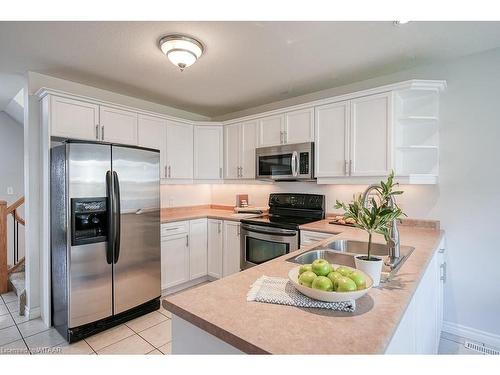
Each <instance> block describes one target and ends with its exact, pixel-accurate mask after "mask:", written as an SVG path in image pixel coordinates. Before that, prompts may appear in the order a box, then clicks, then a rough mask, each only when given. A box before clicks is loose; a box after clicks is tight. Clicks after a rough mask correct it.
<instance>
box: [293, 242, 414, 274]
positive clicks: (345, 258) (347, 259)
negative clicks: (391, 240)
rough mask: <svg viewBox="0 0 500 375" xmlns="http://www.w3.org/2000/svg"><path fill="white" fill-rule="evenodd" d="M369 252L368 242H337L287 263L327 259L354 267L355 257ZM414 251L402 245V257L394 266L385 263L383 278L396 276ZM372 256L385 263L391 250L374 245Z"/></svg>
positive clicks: (303, 262) (385, 246)
mask: <svg viewBox="0 0 500 375" xmlns="http://www.w3.org/2000/svg"><path fill="white" fill-rule="evenodd" d="M367 250H368V242H363V241H351V240H335V241H332V242H330V243H328V244H326V245H321V246H318V247H315V248H313V249H312V250H309V251H306V252H305V253H302V254H300V255H297V256H294V257H291V258H288V259H287V261H289V262H292V263H297V264H308V263H312V262H313V261H314V260H316V259H325V260H327V261H328V262H330V263H333V264H340V265H344V266H349V267H354V266H355V265H354V257H355V256H357V255H366V254H367ZM413 250H415V248H414V247H411V246H404V245H401V246H400V257H399V258H398V259H396V260H395V261H394V264H393V265H392V266H388V265H386V264H385V262H384V266H383V268H382V273H383V276H385V278H386V279H387V278H390V277H392V276H394V275H395V274H396V273H397V272H398V270H399V269H400V268H401V266H402V265H403V263H404V262H405V261H406V259H408V257H409V256H410V255H411V253H412V252H413ZM371 255H375V256H380V257H382V258H384V261H385V260H386V258H387V257H388V255H389V248H388V246H387V245H385V244H380V243H372V246H371Z"/></svg>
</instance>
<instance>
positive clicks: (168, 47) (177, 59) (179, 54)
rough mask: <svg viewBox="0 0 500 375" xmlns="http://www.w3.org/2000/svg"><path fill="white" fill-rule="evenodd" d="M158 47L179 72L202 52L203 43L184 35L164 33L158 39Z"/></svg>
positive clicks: (193, 61) (192, 62)
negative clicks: (164, 34)
mask: <svg viewBox="0 0 500 375" xmlns="http://www.w3.org/2000/svg"><path fill="white" fill-rule="evenodd" d="M159 46H160V49H161V50H162V52H163V53H164V54H165V55H166V56H167V57H168V59H169V60H170V62H171V63H172V64H174V65H175V66H177V67H178V68H179V69H180V70H181V72H182V71H183V70H184V69H185V68H187V67H188V66H191V65H193V64H194V63H195V62H196V61H197V60H198V59H199V58H200V57H201V55H202V54H203V51H204V48H203V44H201V42H199V41H198V40H196V39H194V38H191V37H189V36H185V35H179V34H175V35H166V36H164V37H162V38H161V39H160V42H159Z"/></svg>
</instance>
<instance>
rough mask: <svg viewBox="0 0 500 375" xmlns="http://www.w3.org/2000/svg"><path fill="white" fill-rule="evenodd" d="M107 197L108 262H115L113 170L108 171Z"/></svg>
mask: <svg viewBox="0 0 500 375" xmlns="http://www.w3.org/2000/svg"><path fill="white" fill-rule="evenodd" d="M106 198H107V205H108V207H107V209H108V246H107V249H106V262H107V263H108V264H111V263H113V249H114V245H115V233H114V225H113V207H112V206H113V200H114V199H113V181H112V177H111V171H107V172H106Z"/></svg>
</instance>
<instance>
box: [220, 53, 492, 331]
mask: <svg viewBox="0 0 500 375" xmlns="http://www.w3.org/2000/svg"><path fill="white" fill-rule="evenodd" d="M499 66H500V49H496V50H492V51H488V52H485V53H481V54H476V55H471V56H468V57H463V58H460V59H456V60H454V61H447V62H442V63H440V64H433V65H428V66H423V67H419V68H415V69H412V70H409V71H404V72H399V73H396V74H392V75H388V76H383V77H379V78H375V79H371V80H368V81H363V82H358V83H356V84H352V85H348V86H343V87H340V88H335V89H330V90H325V91H322V92H319V93H314V94H311V95H307V96H304V97H300V98H295V99H290V100H287V101H285V102H284V103H285V104H286V105H294V104H298V103H301V102H304V101H307V100H311V99H319V98H323V97H328V96H332V95H338V94H342V93H346V92H350V91H357V90H362V89H366V88H370V87H376V86H380V85H384V84H389V83H394V82H399V81H403V80H408V79H414V78H415V79H445V80H446V81H447V82H448V89H447V90H446V91H445V92H444V93H443V94H442V97H441V124H440V182H439V185H437V186H404V187H403V189H404V190H405V191H406V192H405V195H404V196H403V197H402V198H401V199H400V202H401V204H402V207H403V208H404V209H405V211H406V212H407V213H408V215H409V216H410V217H419V218H432V219H439V220H441V224H442V228H444V229H445V230H446V233H447V240H448V250H447V263H448V280H447V284H446V288H445V320H446V321H448V322H450V323H451V324H452V325H460V326H465V327H469V328H472V329H473V330H479V331H480V332H479V333H480V334H481V332H488V333H490V334H492V335H494V336H493V337H494V339H495V340H500V324H499V318H498V317H499V316H500V298H499V296H500V277H498V264H499V263H500V255H499V254H500V253H499V244H500V230H499V225H500V224H499V223H500V188H499V186H500V167H499V166H500V147H499V146H498V143H499V141H500V107H499V97H500V69H499V68H498V67H499ZM281 106H283V102H279V103H274V104H270V105H266V106H262V107H259V108H254V109H249V110H246V111H243V112H240V113H238V115H243V114H245V115H247V114H253V113H258V112H260V111H262V110H271V109H275V108H280V107H281ZM234 117H236V115H230V116H225V117H224V118H234ZM362 188H363V186H317V185H315V184H310V183H280V184H276V185H270V186H268V185H258V186H257V185H255V186H248V187H246V188H243V187H242V186H241V185H213V186H212V203H220V204H233V202H234V195H235V194H237V193H249V194H250V197H249V199H250V202H251V203H252V204H256V205H260V204H263V203H265V201H266V196H267V195H268V194H269V192H271V191H300V192H316V193H321V194H325V195H326V196H327V205H328V210H329V211H330V210H332V207H333V204H334V202H335V199H340V200H349V199H350V198H351V197H352V194H353V193H355V192H357V191H360V190H361V189H362Z"/></svg>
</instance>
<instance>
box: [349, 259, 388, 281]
mask: <svg viewBox="0 0 500 375" xmlns="http://www.w3.org/2000/svg"><path fill="white" fill-rule="evenodd" d="M354 263H355V264H356V268H357V269H358V270H361V271H363V272H364V273H366V274H367V275H368V276H370V277H371V278H372V280H373V286H378V285H379V284H380V275H381V274H382V265H383V264H384V262H383V261H382V258H379V257H374V256H371V257H370V260H368V259H367V256H366V255H358V256H356V257H354Z"/></svg>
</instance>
